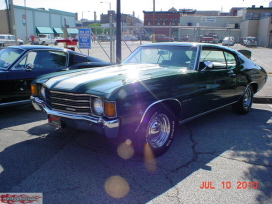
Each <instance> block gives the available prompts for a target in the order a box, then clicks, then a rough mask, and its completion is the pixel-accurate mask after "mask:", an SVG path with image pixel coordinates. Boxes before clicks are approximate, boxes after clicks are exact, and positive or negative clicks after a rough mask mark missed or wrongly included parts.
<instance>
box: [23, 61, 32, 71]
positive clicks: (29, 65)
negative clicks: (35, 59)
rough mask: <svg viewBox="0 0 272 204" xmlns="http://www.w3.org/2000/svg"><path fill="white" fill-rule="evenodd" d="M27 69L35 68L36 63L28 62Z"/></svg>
mask: <svg viewBox="0 0 272 204" xmlns="http://www.w3.org/2000/svg"><path fill="white" fill-rule="evenodd" d="M25 68H26V69H25V70H26V71H31V69H33V68H34V64H33V63H28V64H26V65H25Z"/></svg>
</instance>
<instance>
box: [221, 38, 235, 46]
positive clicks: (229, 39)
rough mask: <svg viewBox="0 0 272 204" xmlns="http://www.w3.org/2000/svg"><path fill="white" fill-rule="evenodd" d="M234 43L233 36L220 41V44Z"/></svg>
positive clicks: (231, 44) (230, 44)
mask: <svg viewBox="0 0 272 204" xmlns="http://www.w3.org/2000/svg"><path fill="white" fill-rule="evenodd" d="M234 44H235V40H234V37H230V36H229V37H225V38H224V39H223V41H222V45H229V46H233V45H234Z"/></svg>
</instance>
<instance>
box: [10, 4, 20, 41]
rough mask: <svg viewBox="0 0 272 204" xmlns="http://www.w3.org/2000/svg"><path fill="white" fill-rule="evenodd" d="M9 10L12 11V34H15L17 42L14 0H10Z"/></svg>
mask: <svg viewBox="0 0 272 204" xmlns="http://www.w3.org/2000/svg"><path fill="white" fill-rule="evenodd" d="M9 12H10V27H11V32H12V33H11V34H13V35H14V36H15V41H16V44H17V39H18V37H17V32H16V27H15V17H14V6H13V0H10V5H9Z"/></svg>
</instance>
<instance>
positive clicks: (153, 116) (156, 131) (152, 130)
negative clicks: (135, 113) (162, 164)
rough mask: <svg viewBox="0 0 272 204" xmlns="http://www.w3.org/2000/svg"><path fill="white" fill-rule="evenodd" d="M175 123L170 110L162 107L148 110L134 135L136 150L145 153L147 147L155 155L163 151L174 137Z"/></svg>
mask: <svg viewBox="0 0 272 204" xmlns="http://www.w3.org/2000/svg"><path fill="white" fill-rule="evenodd" d="M176 125H177V123H176V117H175V115H174V114H173V113H172V111H170V110H167V109H166V108H164V107H163V108H155V109H154V110H153V111H150V112H149V113H148V115H147V116H146V117H145V118H144V120H143V124H142V125H141V127H140V130H139V132H138V133H137V135H136V138H135V139H136V140H137V144H138V145H137V149H136V151H137V152H138V153H142V154H145V152H146V151H147V150H146V148H148V149H149V150H151V151H152V152H153V154H154V155H155V156H159V155H161V154H163V153H165V152H166V151H167V150H168V148H169V147H170V145H171V143H172V141H173V139H174V133H175V129H176Z"/></svg>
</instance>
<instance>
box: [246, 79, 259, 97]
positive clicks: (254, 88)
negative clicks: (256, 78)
mask: <svg viewBox="0 0 272 204" xmlns="http://www.w3.org/2000/svg"><path fill="white" fill-rule="evenodd" d="M249 86H251V87H252V89H253V92H254V94H255V93H257V91H258V89H259V84H258V83H257V82H251V83H250V84H249V85H247V87H249Z"/></svg>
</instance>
